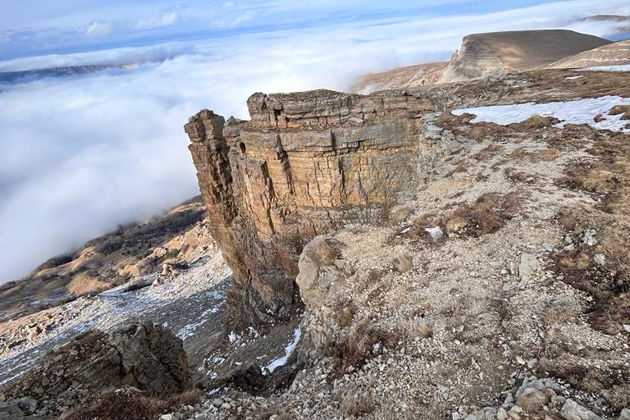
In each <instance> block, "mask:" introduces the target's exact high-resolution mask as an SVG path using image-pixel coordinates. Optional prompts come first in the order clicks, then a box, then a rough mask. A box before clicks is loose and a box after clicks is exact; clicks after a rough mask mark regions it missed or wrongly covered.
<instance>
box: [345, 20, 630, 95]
mask: <svg viewBox="0 0 630 420" xmlns="http://www.w3.org/2000/svg"><path fill="white" fill-rule="evenodd" d="M610 44H612V41H609V40H607V39H604V38H600V37H597V36H593V35H587V34H582V33H579V32H575V31H569V30H556V29H551V30H534V31H507V32H490V33H480V34H472V35H467V36H465V37H464V38H463V41H462V45H461V47H460V48H459V50H457V51H456V52H455V53H454V54H453V55H452V57H451V59H450V61H449V62H440V63H428V64H420V65H416V66H409V67H402V68H397V69H392V70H388V71H385V72H382V73H375V74H370V75H366V76H364V77H362V78H361V79H360V80H359V81H358V82H357V83H356V84H355V86H353V88H352V90H353V91H357V92H371V91H375V90H383V89H394V88H410V87H417V86H422V85H434V84H439V83H449V82H457V81H464V80H474V79H481V78H485V77H488V76H493V75H499V74H505V73H509V72H519V71H527V70H535V69H544V68H547V67H549V66H551V65H553V64H554V63H558V62H560V61H561V60H564V59H567V58H568V57H573V56H576V55H577V54H581V53H584V52H585V51H591V50H595V49H598V48H602V50H600V51H609V50H610V51H613V50H615V51H616V55H617V56H619V57H620V58H619V61H620V62H623V61H624V60H629V59H630V57H628V55H629V54H624V50H623V49H617V48H612V49H609V50H605V49H604V48H605V47H606V46H608V45H610ZM606 54H609V55H611V56H612V55H615V54H613V53H610V52H609V53H606ZM624 57H625V58H624Z"/></svg>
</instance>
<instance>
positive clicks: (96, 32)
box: [85, 21, 113, 38]
mask: <svg viewBox="0 0 630 420" xmlns="http://www.w3.org/2000/svg"><path fill="white" fill-rule="evenodd" d="M112 30H113V27H112V24H111V23H110V22H102V21H97V22H92V23H90V24H89V25H88V27H87V28H86V30H85V34H86V35H87V36H88V37H90V38H100V37H104V36H107V35H109V34H111V33H112Z"/></svg>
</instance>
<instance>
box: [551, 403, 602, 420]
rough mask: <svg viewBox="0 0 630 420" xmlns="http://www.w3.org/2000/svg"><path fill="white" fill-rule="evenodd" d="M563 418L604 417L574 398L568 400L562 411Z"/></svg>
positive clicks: (580, 419)
mask: <svg viewBox="0 0 630 420" xmlns="http://www.w3.org/2000/svg"><path fill="white" fill-rule="evenodd" d="M560 414H561V415H562V418H564V419H566V420H603V418H602V417H600V416H598V415H597V414H595V413H593V412H592V411H591V410H589V409H588V408H586V407H582V406H581V405H579V404H578V403H576V402H575V401H573V400H567V401H566V402H565V403H564V405H563V406H562V411H561V412H560Z"/></svg>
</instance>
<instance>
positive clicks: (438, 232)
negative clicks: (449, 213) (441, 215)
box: [424, 226, 444, 242]
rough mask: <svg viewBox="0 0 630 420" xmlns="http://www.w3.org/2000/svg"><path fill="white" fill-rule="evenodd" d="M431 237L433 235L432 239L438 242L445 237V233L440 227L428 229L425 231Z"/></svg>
mask: <svg viewBox="0 0 630 420" xmlns="http://www.w3.org/2000/svg"><path fill="white" fill-rule="evenodd" d="M424 230H425V231H426V232H427V233H428V234H429V235H431V238H432V239H433V240H434V241H435V242H437V241H439V240H440V239H442V237H443V236H444V233H443V232H442V229H440V227H439V226H435V227H428V228H426V229H424Z"/></svg>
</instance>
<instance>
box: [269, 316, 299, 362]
mask: <svg viewBox="0 0 630 420" xmlns="http://www.w3.org/2000/svg"><path fill="white" fill-rule="evenodd" d="M301 337H302V329H301V328H300V327H297V328H296V329H295V331H294V332H293V341H291V342H290V343H289V344H287V346H286V348H285V349H284V356H282V357H279V358H277V359H275V360H272V361H271V363H269V365H267V371H269V373H273V371H274V370H276V369H277V368H279V367H280V366H284V365H286V364H287V361H288V360H289V357H291V355H292V354H293V352H294V351H295V349H296V348H297V345H298V343H299V342H300V338H301Z"/></svg>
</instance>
